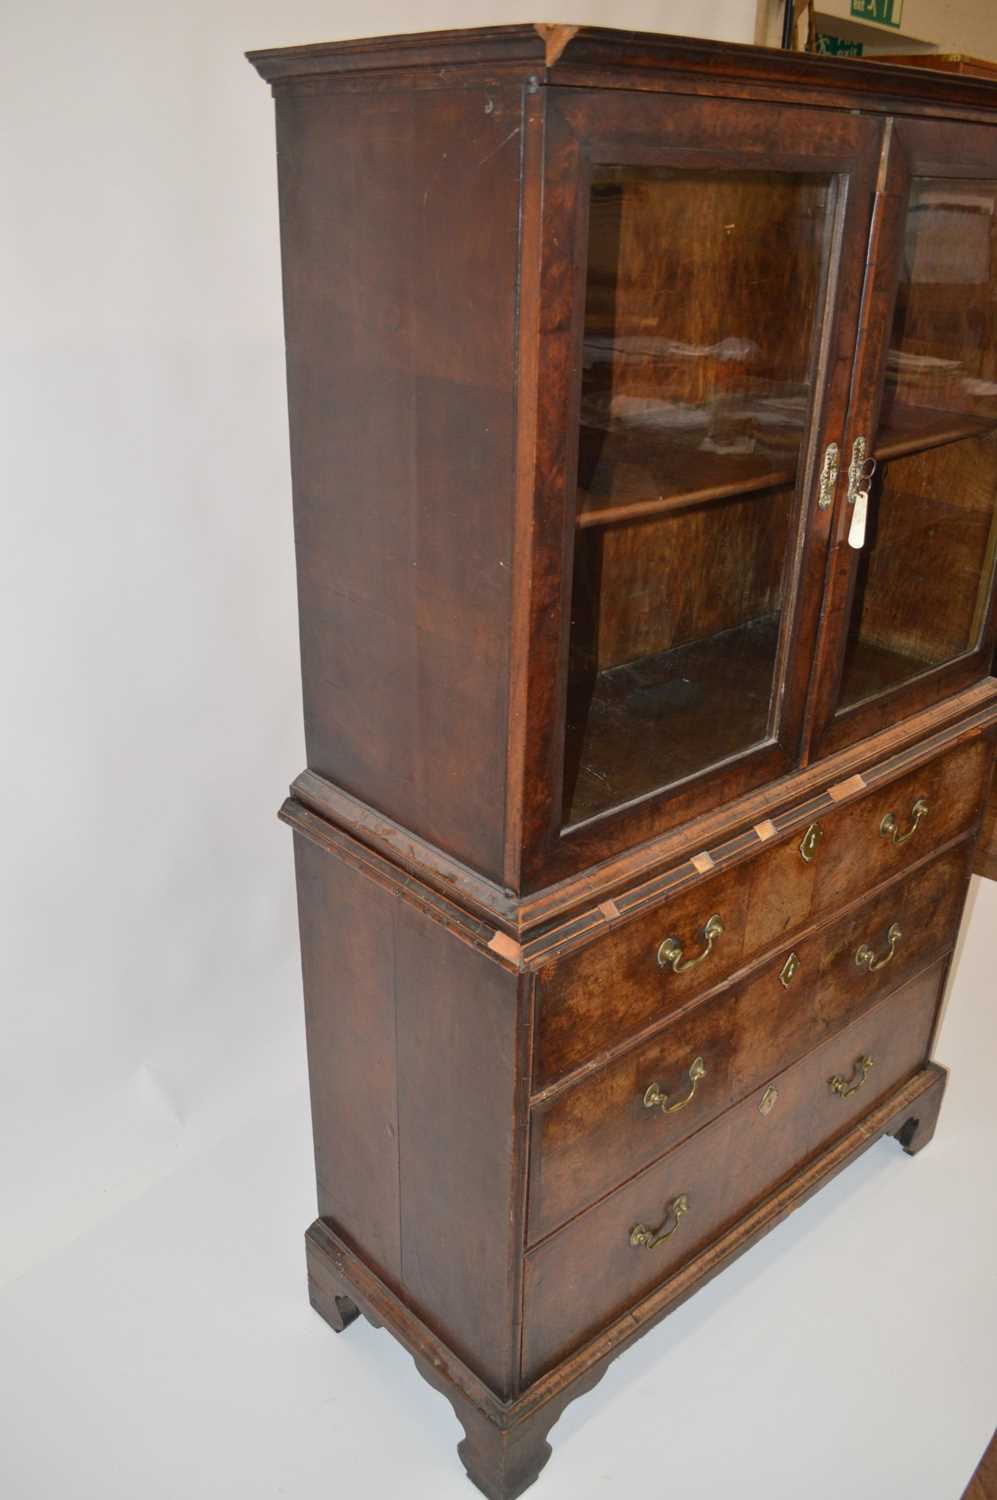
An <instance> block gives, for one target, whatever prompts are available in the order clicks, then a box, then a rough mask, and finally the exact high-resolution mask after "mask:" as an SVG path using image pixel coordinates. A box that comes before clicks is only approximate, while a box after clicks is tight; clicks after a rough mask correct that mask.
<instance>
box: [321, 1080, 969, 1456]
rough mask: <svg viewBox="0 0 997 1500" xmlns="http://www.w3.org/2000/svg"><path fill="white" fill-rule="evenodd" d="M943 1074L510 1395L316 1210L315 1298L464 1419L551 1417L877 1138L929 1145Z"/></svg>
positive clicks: (885, 1103) (909, 1148) (498, 1423)
mask: <svg viewBox="0 0 997 1500" xmlns="http://www.w3.org/2000/svg"><path fill="white" fill-rule="evenodd" d="M947 1078H948V1074H947V1070H946V1069H945V1068H943V1067H942V1066H940V1065H939V1064H938V1063H934V1062H929V1063H927V1064H926V1065H925V1066H924V1067H923V1068H922V1069H920V1070H919V1071H918V1072H916V1073H915V1074H914V1075H913V1076H912V1077H911V1078H909V1079H908V1080H907V1082H906V1083H904V1084H902V1085H901V1086H900V1087H899V1088H897V1089H894V1090H893V1091H892V1092H891V1093H889V1094H888V1095H887V1096H886V1097H885V1098H884V1099H882V1100H881V1101H880V1103H879V1104H878V1105H877V1106H876V1108H875V1109H873V1110H872V1111H870V1113H869V1114H868V1115H866V1116H865V1117H864V1118H863V1119H862V1120H860V1121H859V1122H858V1123H857V1124H856V1125H855V1126H853V1127H852V1128H851V1129H850V1130H848V1131H846V1132H844V1133H843V1134H842V1135H840V1136H838V1137H837V1138H836V1139H835V1140H834V1141H832V1142H831V1143H830V1144H829V1145H828V1146H827V1147H826V1148H825V1149H824V1150H823V1151H821V1152H820V1153H819V1154H818V1155H816V1156H814V1157H813V1158H811V1160H810V1161H809V1162H807V1163H805V1164H804V1166H803V1167H802V1168H800V1170H799V1171H797V1172H796V1173H795V1174H794V1175H793V1176H792V1177H790V1178H788V1179H787V1180H786V1181H785V1182H784V1183H783V1184H782V1185H781V1186H779V1187H777V1188H776V1189H775V1190H774V1191H773V1192H771V1193H770V1194H769V1195H768V1196H767V1197H765V1198H763V1199H762V1200H761V1201H760V1202H759V1203H758V1204H756V1206H755V1207H754V1208H753V1209H752V1210H751V1211H750V1212H749V1213H747V1214H746V1215H745V1216H744V1217H743V1218H742V1219H739V1220H738V1221H737V1223H736V1224H734V1225H732V1226H731V1228H730V1229H728V1230H727V1231H726V1232H725V1233H723V1234H722V1235H720V1236H719V1237H718V1238H717V1239H716V1240H714V1241H713V1242H712V1244H710V1245H708V1246H707V1247H706V1249H704V1250H702V1251H700V1253H699V1254H698V1255H696V1256H694V1257H693V1258H692V1259H691V1260H690V1261H688V1262H686V1264H685V1265H684V1266H682V1267H681V1268H680V1269H679V1270H678V1271H677V1272H676V1273H675V1274H674V1275H673V1276H670V1277H669V1278H668V1279H667V1281H665V1282H663V1283H662V1285H661V1286H659V1287H657V1288H656V1289H655V1290H654V1291H653V1292H651V1293H650V1294H649V1295H648V1296H647V1297H645V1298H643V1300H642V1301H640V1302H639V1303H638V1304H636V1306H634V1307H633V1308H631V1309H630V1310H629V1311H628V1312H626V1313H625V1314H623V1315H622V1316H621V1317H618V1318H617V1319H615V1320H614V1322H613V1323H611V1324H610V1325H609V1327H608V1328H606V1329H605V1330H604V1331H603V1332H602V1333H600V1334H598V1335H597V1336H596V1337H595V1338H594V1339H592V1340H590V1341H589V1342H588V1343H586V1344H584V1345H583V1346H582V1347H581V1348H580V1349H578V1350H576V1352H575V1353H574V1354H572V1355H570V1356H569V1357H568V1358H567V1359H565V1360H563V1361H561V1362H560V1363H559V1364H558V1365H557V1366H555V1368H554V1369H553V1370H551V1371H549V1372H548V1373H547V1374H546V1375H543V1376H541V1377H540V1379H538V1380H536V1381H534V1382H533V1383H532V1384H531V1385H529V1386H528V1387H527V1388H526V1389H525V1390H524V1391H522V1392H521V1393H520V1394H519V1395H517V1396H516V1397H515V1398H513V1399H512V1400H510V1401H503V1400H502V1399H501V1398H500V1397H499V1396H497V1395H496V1394H495V1393H494V1392H493V1391H492V1390H491V1389H490V1387H489V1386H487V1385H486V1384H485V1382H484V1381H483V1380H481V1379H480V1377H479V1376H477V1375H475V1374H474V1372H473V1371H472V1370H470V1369H469V1368H468V1366H467V1365H466V1364H464V1362H463V1361H462V1360H461V1359H460V1358H459V1357H458V1356H457V1355H456V1354H455V1353H454V1352H453V1350H452V1349H450V1348H449V1346H448V1345H447V1344H446V1342H445V1341H444V1340H443V1339H442V1338H440V1337H439V1335H438V1334H436V1333H434V1332H433V1330H432V1329H431V1328H429V1327H428V1325H427V1324H425V1323H424V1322H423V1321H422V1320H421V1319H420V1318H419V1317H418V1316H417V1314H416V1313H414V1312H413V1311H412V1309H411V1308H409V1307H408V1306H407V1305H406V1303H405V1302H404V1301H403V1300H402V1298H401V1297H399V1296H398V1295H396V1293H394V1292H393V1291H391V1290H390V1288H389V1287H387V1286H386V1285H385V1284H384V1282H382V1281H381V1280H380V1278H379V1277H378V1276H377V1275H376V1274H375V1273H374V1272H373V1271H372V1270H371V1269H370V1267H369V1266H367V1264H366V1263H365V1262H364V1260H363V1259H362V1257H361V1256H359V1255H358V1254H357V1253H356V1252H355V1251H354V1250H352V1249H351V1248H350V1246H349V1245H347V1244H346V1243H345V1242H344V1241H343V1240H342V1239H340V1238H339V1236H338V1235H337V1234H336V1233H335V1231H334V1229H333V1228H332V1226H331V1225H330V1224H328V1223H327V1222H326V1221H325V1220H323V1219H317V1220H316V1221H315V1222H314V1223H313V1224H312V1225H311V1227H310V1228H309V1229H308V1231H307V1233H306V1236H305V1243H306V1257H307V1265H308V1279H309V1294H310V1298H311V1302H312V1306H313V1307H314V1308H315V1310H316V1311H317V1312H318V1313H319V1314H320V1315H321V1316H322V1317H323V1318H325V1320H326V1321H327V1322H329V1323H330V1324H331V1325H332V1327H333V1328H335V1329H336V1330H337V1331H338V1332H341V1331H342V1330H343V1328H344V1327H345V1326H346V1325H347V1324H348V1323H349V1322H351V1321H353V1319H354V1318H355V1317H356V1315H357V1312H358V1311H359V1312H362V1313H363V1314H364V1315H365V1316H366V1317H367V1318H368V1320H369V1321H370V1322H371V1323H373V1324H374V1326H375V1327H384V1328H387V1329H388V1331H389V1332H390V1333H392V1334H393V1335H394V1337H395V1338H396V1339H397V1340H398V1341H399V1343H401V1344H402V1345H403V1346H404V1347H405V1348H406V1349H407V1350H408V1352H409V1353H410V1354H411V1355H412V1357H413V1359H414V1360H415V1362H416V1365H417V1366H418V1368H419V1369H420V1372H421V1373H422V1374H423V1375H424V1376H425V1377H426V1379H427V1380H429V1381H430V1383H431V1384H433V1385H434V1386H436V1388H437V1389H439V1390H441V1391H442V1392H443V1393H444V1394H445V1395H446V1396H447V1397H448V1399H450V1400H451V1402H452V1403H453V1404H454V1407H455V1410H456V1411H457V1415H458V1417H459V1418H460V1419H461V1420H462V1421H463V1415H462V1412H463V1413H464V1414H466V1411H465V1409H466V1407H468V1406H470V1407H472V1408H474V1409H475V1410H476V1411H477V1412H478V1413H480V1414H481V1415H482V1416H484V1417H485V1418H486V1419H487V1420H488V1421H489V1422H490V1423H491V1424H492V1425H493V1426H494V1427H496V1428H498V1429H500V1430H503V1431H509V1430H511V1429H512V1428H514V1427H516V1426H517V1424H519V1423H522V1422H524V1421H526V1420H528V1419H530V1418H532V1417H534V1416H535V1415H536V1414H537V1413H539V1412H541V1411H544V1412H545V1414H546V1415H548V1416H549V1421H548V1422H547V1424H546V1425H547V1426H548V1427H550V1426H553V1423H554V1422H555V1421H556V1420H557V1417H558V1416H560V1414H561V1412H562V1411H563V1409H564V1407H565V1406H566V1405H567V1404H568V1402H569V1401H572V1400H574V1399H575V1397H577V1396H579V1395H581V1394H583V1392H584V1391H586V1390H588V1389H590V1388H591V1387H592V1386H593V1385H594V1384H595V1383H596V1382H597V1381H598V1380H599V1379H600V1378H601V1376H602V1375H603V1374H604V1373H605V1370H606V1368H607V1367H608V1365H609V1364H610V1363H611V1361H612V1360H614V1359H615V1358H616V1357H617V1356H618V1355H620V1354H622V1353H623V1352H624V1351H625V1350H626V1349H627V1348H628V1347H629V1346H630V1344H632V1343H633V1342H634V1340H635V1339H636V1338H637V1337H638V1336H639V1335H640V1334H641V1333H643V1332H644V1331H645V1330H647V1329H649V1328H651V1327H653V1326H654V1325H655V1324H656V1323H658V1322H659V1321H660V1320H661V1319H662V1318H663V1317H665V1315H666V1314H667V1313H669V1312H671V1311H672V1310H673V1309H674V1308H676V1307H678V1306H679V1305H681V1303H683V1302H684V1301H685V1300H686V1299H687V1298H688V1297H690V1296H691V1295H692V1294H693V1292H695V1291H697V1290H698V1289H699V1288H700V1287H701V1286H704V1285H705V1284H706V1283H707V1282H708V1281H710V1280H712V1279H713V1277H714V1276H716V1275H718V1274H719V1272H720V1271H722V1270H724V1269H725V1268H726V1267H727V1266H728V1265H729V1264H730V1263H731V1262H732V1261H733V1260H735V1259H736V1258H737V1257H738V1256H739V1255H741V1254H742V1253H743V1252H744V1251H745V1250H748V1249H749V1248H750V1247H751V1246H752V1245H754V1244H755V1243H756V1242H757V1241H758V1240H759V1239H760V1238H761V1237H762V1236H763V1235H764V1234H765V1233H767V1231H768V1230H770V1229H772V1228H774V1227H775V1226H776V1225H777V1224H779V1223H780V1222H781V1221H782V1220H783V1219H785V1218H787V1217H788V1216H789V1214H791V1213H792V1212H793V1211H794V1210H795V1209H797V1208H799V1207H800V1206H802V1204H804V1203H805V1202H806V1201H807V1200H808V1199H809V1198H810V1197H811V1196H812V1195H813V1194H814V1193H815V1192H817V1191H818V1190H819V1189H820V1188H821V1187H823V1186H824V1184H825V1183H827V1182H829V1181H830V1180H831V1179H832V1178H833V1177H835V1176H836V1175H837V1174H838V1173H839V1172H841V1171H842V1170H843V1169H844V1168H845V1167H847V1166H849V1165H850V1164H851V1162H853V1161H854V1160H856V1159H857V1157H859V1156H860V1155H861V1154H862V1153H863V1152H864V1151H866V1150H867V1149H868V1148H869V1147H870V1146H872V1145H874V1144H875V1142H876V1141H877V1140H879V1139H880V1138H881V1137H883V1136H887V1135H892V1136H895V1137H896V1138H897V1139H898V1140H899V1142H900V1144H901V1145H902V1146H903V1148H904V1150H905V1151H906V1152H907V1153H908V1154H909V1155H915V1154H916V1153H917V1152H918V1151H920V1150H921V1149H922V1147H924V1146H925V1145H927V1144H928V1141H929V1140H930V1139H931V1136H932V1134H933V1133H934V1128H935V1124H936V1122H937V1118H938V1112H939V1109H940V1107H941V1101H942V1095H943V1094H944V1091H945V1085H946V1081H947Z"/></svg>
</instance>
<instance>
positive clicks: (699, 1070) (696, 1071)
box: [644, 1057, 706, 1115]
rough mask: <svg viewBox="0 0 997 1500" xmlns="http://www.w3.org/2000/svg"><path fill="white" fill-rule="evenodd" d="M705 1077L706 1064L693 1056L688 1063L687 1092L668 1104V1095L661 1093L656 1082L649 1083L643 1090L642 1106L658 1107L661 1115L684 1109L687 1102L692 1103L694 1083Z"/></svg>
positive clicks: (694, 1092) (676, 1112)
mask: <svg viewBox="0 0 997 1500" xmlns="http://www.w3.org/2000/svg"><path fill="white" fill-rule="evenodd" d="M705 1077H706V1064H705V1063H704V1061H703V1059H702V1058H701V1057H694V1058H693V1060H692V1062H691V1063H690V1064H689V1092H688V1093H687V1094H683V1095H682V1098H681V1099H676V1100H675V1101H674V1103H672V1104H670V1103H669V1102H668V1099H669V1096H668V1095H667V1094H663V1093H662V1092H661V1090H660V1089H659V1087H658V1085H657V1084H656V1083H649V1084H648V1086H647V1088H646V1089H645V1090H644V1108H645V1109H660V1110H661V1113H662V1114H663V1115H675V1114H678V1112H679V1110H680V1109H685V1107H686V1105H687V1104H691V1103H692V1101H693V1099H694V1098H695V1094H696V1085H697V1083H698V1082H699V1080H700V1079H701V1078H705Z"/></svg>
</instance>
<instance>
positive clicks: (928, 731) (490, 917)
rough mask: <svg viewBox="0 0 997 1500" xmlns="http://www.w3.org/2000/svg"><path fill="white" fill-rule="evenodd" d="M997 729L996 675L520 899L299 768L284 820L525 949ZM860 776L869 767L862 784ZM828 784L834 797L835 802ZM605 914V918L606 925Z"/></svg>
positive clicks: (739, 853) (647, 896) (747, 850)
mask: <svg viewBox="0 0 997 1500" xmlns="http://www.w3.org/2000/svg"><path fill="white" fill-rule="evenodd" d="M995 726H997V680H995V679H993V678H986V679H985V680H984V681H983V682H982V683H979V684H977V685H976V686H975V687H973V688H970V689H968V690H967V691H966V692H964V693H961V694H959V695H958V697H957V698H954V699H951V700H949V701H947V702H946V703H943V704H940V705H937V706H935V707H934V708H932V709H928V710H925V711H924V712H923V713H920V714H916V715H914V716H912V717H911V718H910V719H908V720H905V721H904V722H903V723H902V724H901V725H898V726H896V727H894V728H891V729H884V730H881V731H880V732H879V733H878V734H876V735H873V736H871V737H870V738H869V739H867V740H864V741H862V742H861V743H860V744H858V745H855V746H850V747H848V748H847V749H844V750H840V751H838V752H837V753H836V754H834V755H831V756H828V757H827V758H826V759H824V760H820V761H815V762H813V763H812V764H811V765H809V766H807V767H805V768H804V769H802V770H799V771H795V772H793V773H792V774H791V775H789V776H787V777H783V778H782V779H781V780H779V781H776V782H774V783H771V784H770V785H768V786H765V787H763V788H761V789H759V790H756V791H753V792H749V793H748V794H747V795H746V796H744V797H741V798H739V799H738V800H737V801H735V802H731V803H727V804H725V805H724V806H723V807H722V808H720V809H718V810H717V811H716V812H710V813H706V814H703V815H702V816H701V817H699V818H695V819H693V820H692V821H690V822H688V823H685V824H682V825H681V826H680V827H679V828H676V829H670V830H668V831H667V832H665V833H663V834H661V835H659V836H658V837H657V838H655V839H650V840H648V842H647V843H645V844H641V845H639V846H638V847H637V848H636V849H634V850H631V851H627V852H625V853H623V854H620V855H616V856H613V857H611V858H610V859H608V860H605V861H603V862H602V863H601V864H599V865H596V866H593V867H592V868H591V869H590V870H587V871H585V872H584V873H582V874H580V875H577V876H573V877H571V878H569V879H567V880H564V881H559V882H557V883H556V884H554V885H551V886H547V887H545V888H543V889H542V890H539V891H536V892H532V893H529V894H526V895H522V896H516V895H514V894H513V893H512V892H510V891H507V890H503V889H502V888H501V887H500V886H498V885H496V884H495V883H494V882H492V881H490V880H488V879H487V877H485V876H484V875H481V874H480V873H478V872H476V871H474V870H472V869H470V868H469V867H468V866H467V865H464V864H462V863H461V862H460V861H458V860H455V859H453V858H451V857H450V856H449V855H447V854H445V853H443V852H442V851H441V850H439V849H436V848H435V847H434V846H433V845H431V844H429V843H427V842H426V841H425V840H423V839H420V838H418V837H417V836H416V835H414V834H411V833H409V832H408V831H407V830H406V829H404V828H403V827H402V826H401V825H400V824H398V823H395V822H393V821H392V820H391V819H390V818H387V817H384V816H383V815H382V814H380V813H378V812H377V811H376V810H375V809H374V808H371V807H369V806H367V805H366V804H365V803H363V802H360V801H359V800H358V799H357V798H355V797H353V796H351V795H350V794H349V793H348V792H344V791H342V790H341V789H340V788H339V787H336V786H334V785H333V784H332V783H331V782H329V781H326V780H325V779H324V778H323V777H321V776H319V775H318V774H317V773H316V772H314V771H310V770H305V771H302V773H301V775H300V776H298V777H297V778H296V779H295V781H294V782H293V783H292V785H291V788H290V799H289V801H288V802H285V804H284V806H283V808H282V809H281V811H280V814H279V816H280V817H281V819H282V820H283V821H284V822H287V823H290V824H291V825H292V826H294V827H297V828H299V831H301V832H304V833H306V834H307V835H308V836H309V837H311V836H313V835H315V836H318V834H319V827H320V825H322V824H324V825H325V826H326V828H327V829H331V830H335V831H337V834H338V835H342V834H345V835H346V836H347V837H348V838H349V839H350V840H351V841H355V842H356V843H358V844H361V845H363V846H365V847H366V848H367V849H368V850H370V851H371V852H372V853H374V854H375V855H379V856H384V857H385V858H386V859H387V861H389V862H390V866H396V867H400V872H401V878H402V879H403V880H404V879H405V877H413V878H414V880H415V881H416V883H417V885H418V886H419V887H420V888H425V889H427V890H429V891H431V892H433V893H434V894H435V896H438V897H440V898H442V899H443V901H444V902H445V904H446V907H447V909H449V908H450V907H453V909H454V910H457V906H456V905H455V903H459V907H460V909H462V911H463V912H464V913H465V914H468V913H469V914H470V918H469V920H470V921H471V922H472V925H475V924H476V926H477V927H478V928H481V930H482V931H483V928H482V924H487V925H488V926H490V927H492V928H494V929H496V930H497V931H499V932H505V933H506V934H508V935H509V936H510V937H511V938H513V940H514V941H515V942H516V943H518V944H519V945H521V946H522V945H524V944H526V943H527V942H529V941H531V940H532V939H534V938H537V937H539V936H540V934H541V933H542V932H543V931H544V930H545V929H548V928H552V927H554V926H557V925H559V924H562V923H564V922H566V921H567V920H569V919H574V920H577V921H581V922H585V923H588V922H590V921H592V920H599V909H600V908H601V907H602V906H606V905H608V906H609V907H610V908H611V907H612V905H613V898H614V897H618V896H620V894H621V893H622V892H624V891H625V892H627V905H626V911H627V914H629V913H631V912H632V911H633V909H634V907H635V905H636V904H637V903H638V902H639V901H642V900H651V899H657V897H658V896H659V895H660V894H662V892H663V889H664V887H662V888H660V889H659V888H657V887H656V888H655V889H654V890H653V891H652V890H651V889H650V886H651V884H652V882H656V881H658V880H659V879H661V878H663V877H668V878H669V886H672V885H674V887H675V888H676V889H677V888H678V887H679V886H680V885H684V884H685V883H687V881H688V880H690V879H692V878H694V877H696V878H698V877H699V876H701V875H702V873H703V871H702V869H701V868H700V867H699V866H695V867H692V868H690V869H685V868H684V867H685V866H686V865H690V866H691V865H692V861H693V860H694V859H696V858H699V857H700V856H701V855H702V854H704V853H706V854H708V856H709V861H710V864H709V866H708V868H712V867H714V866H715V865H717V864H722V863H727V862H730V863H733V862H735V860H737V859H740V858H742V857H746V856H747V855H748V854H751V853H754V852H755V850H756V847H760V843H759V840H758V837H757V836H756V835H754V834H753V829H754V828H755V827H756V826H757V825H759V824H762V823H766V822H767V823H771V824H773V825H774V827H775V829H776V832H778V833H779V834H785V833H789V832H791V831H793V830H794V829H795V828H796V827H797V825H799V824H801V823H802V822H803V821H804V820H805V821H810V820H811V819H812V818H813V817H815V816H818V815H819V814H820V813H821V812H826V811H828V810H829V809H830V807H831V806H832V805H833V806H841V805H842V804H843V803H845V802H848V801H851V800H854V798H856V797H858V796H861V795H862V794H863V793H864V792H865V791H867V790H869V789H870V788H872V787H875V786H878V785H880V784H883V783H886V782H888V781H890V780H892V779H894V777H896V776H900V775H903V774H904V773H905V772H907V771H910V770H915V769H916V768H917V766H918V765H919V764H922V763H923V762H924V761H926V760H928V759H930V758H931V757H932V756H933V755H935V754H938V753H939V752H941V751H943V750H945V749H949V748H954V747H955V746H956V745H957V744H959V743H961V742H963V741H964V740H967V739H970V738H972V737H974V736H976V735H978V734H979V735H983V734H986V733H987V732H988V731H990V730H992V729H994V727H995ZM860 771H862V772H864V774H863V775H862V776H861V779H859V773H860ZM846 783H848V785H847V787H846V786H845V784H846ZM843 787H844V788H845V789H844V791H843V792H842V791H841V789H842V788H843ZM830 789H833V790H834V791H835V796H834V797H833V798H830V800H828V798H829V791H830ZM304 811H307V812H308V813H309V814H310V818H309V819H308V820H305V819H304V818H303V816H302V813H303V812H304ZM325 838H326V840H327V841H328V842H329V843H333V842H341V840H339V839H338V838H337V837H334V834H333V833H327V834H326V835H325ZM343 847H345V846H343ZM702 863H703V861H702V860H700V864H702ZM395 878H396V880H397V879H398V875H396V877H395ZM638 888H640V889H638ZM593 913H595V916H594V917H593ZM620 914H621V915H622V912H621V913H620ZM606 915H607V914H606V913H605V912H603V913H602V920H605V919H606ZM490 936H491V934H490V933H489V934H488V937H489V938H490ZM485 940H486V942H487V941H488V938H486V939H485Z"/></svg>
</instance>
